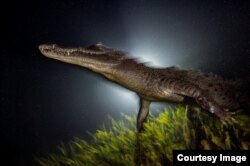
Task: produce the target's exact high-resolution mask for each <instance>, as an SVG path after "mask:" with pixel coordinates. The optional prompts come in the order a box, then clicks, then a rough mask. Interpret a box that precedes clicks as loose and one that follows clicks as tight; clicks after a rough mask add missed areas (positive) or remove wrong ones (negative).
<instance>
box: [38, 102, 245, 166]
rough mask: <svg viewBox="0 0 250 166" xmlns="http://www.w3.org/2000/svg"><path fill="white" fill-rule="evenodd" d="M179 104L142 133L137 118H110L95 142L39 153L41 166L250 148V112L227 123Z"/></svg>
mask: <svg viewBox="0 0 250 166" xmlns="http://www.w3.org/2000/svg"><path fill="white" fill-rule="evenodd" d="M187 110H188V108H187V107H184V106H178V107H176V108H175V109H173V110H170V109H164V110H163V111H162V112H161V113H159V114H158V115H156V116H153V115H150V116H149V118H148V121H147V122H146V123H145V124H144V128H145V131H144V132H142V133H140V134H137V133H136V127H135V123H136V120H135V119H136V118H135V117H134V116H128V115H122V119H121V120H114V119H112V118H110V121H111V127H109V128H105V127H102V129H100V130H97V131H96V133H93V134H91V136H92V141H91V142H87V141H85V140H84V139H80V138H75V139H74V140H73V141H72V142H71V143H69V145H63V144H62V145H60V146H59V153H54V154H49V155H48V156H47V157H46V158H39V159H37V162H38V163H39V164H40V165H41V166H82V165H84V166H112V165H117V166H123V165H124V166H128V165H129V166H133V165H135V163H136V162H137V160H141V162H140V163H142V164H141V165H150V166H151V165H154V166H161V165H171V161H172V150H181V149H205V150H209V149H223V150H226V149H250V140H249V138H250V128H249V127H248V124H249V122H250V118H249V116H248V115H246V114H244V113H242V112H239V113H237V114H236V115H234V118H235V119H236V120H237V123H232V124H223V123H221V122H220V121H219V120H218V119H217V118H214V117H213V116H211V115H208V114H207V113H206V112H204V111H200V110H196V111H192V112H190V111H187Z"/></svg>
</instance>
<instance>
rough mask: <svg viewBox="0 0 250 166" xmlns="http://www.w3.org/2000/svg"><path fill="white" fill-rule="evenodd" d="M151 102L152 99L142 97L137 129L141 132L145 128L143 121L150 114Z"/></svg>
mask: <svg viewBox="0 0 250 166" xmlns="http://www.w3.org/2000/svg"><path fill="white" fill-rule="evenodd" d="M150 103H151V102H150V101H148V100H145V99H143V98H140V110H139V112H138V115H137V131H138V132H139V133H140V132H141V131H142V130H143V123H144V122H145V120H146V118H147V116H148V112H149V106H150Z"/></svg>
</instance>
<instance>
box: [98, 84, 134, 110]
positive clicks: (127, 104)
mask: <svg viewBox="0 0 250 166" xmlns="http://www.w3.org/2000/svg"><path fill="white" fill-rule="evenodd" d="M95 95H96V98H97V100H98V102H99V103H101V104H104V105H105V108H108V109H110V110H118V111H122V112H127V113H135V112H136V111H137V110H138V97H137V96H136V94H135V93H134V92H131V91H129V90H127V89H124V88H122V87H120V86H117V85H115V84H112V83H110V82H100V83H99V84H98V85H97V87H96V89H95ZM107 103H108V104H107Z"/></svg>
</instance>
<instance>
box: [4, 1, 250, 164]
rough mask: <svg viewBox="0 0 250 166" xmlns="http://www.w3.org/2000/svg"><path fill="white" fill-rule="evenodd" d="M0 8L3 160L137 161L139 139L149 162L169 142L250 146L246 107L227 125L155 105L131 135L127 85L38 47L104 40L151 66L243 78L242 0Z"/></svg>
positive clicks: (246, 53) (246, 26) (245, 11)
mask: <svg viewBox="0 0 250 166" xmlns="http://www.w3.org/2000/svg"><path fill="white" fill-rule="evenodd" d="M2 7H3V8H4V9H5V11H4V13H3V14H2V17H3V19H2V25H3V26H2V28H3V30H2V33H3V35H2V37H1V39H2V41H3V43H2V45H1V46H2V49H1V50H0V53H1V56H0V63H1V70H0V73H1V77H0V78H1V81H0V135H1V137H0V152H1V162H2V163H3V164H0V165H50V164H51V165H53V164H55V163H58V162H59V163H60V164H61V165H77V164H78V165H84V164H86V165H91V164H94V165H95V164H96V162H98V163H101V165H105V164H106V165H108V164H110V163H111V164H117V165H119V164H120V165H133V164H132V163H133V162H134V159H133V157H135V156H134V153H135V152H136V149H135V146H134V145H135V143H136V142H135V140H136V139H137V138H138V139H139V140H142V141H141V144H142V145H141V146H142V148H143V149H144V150H145V153H142V154H141V155H140V156H139V159H140V160H142V161H143V162H145V163H146V164H148V165H150V164H151V165H152V162H153V161H154V162H155V164H156V165H161V164H165V163H171V161H172V156H171V150H172V149H175V148H177V149H249V140H250V139H249V129H248V128H247V127H246V126H247V125H246V124H248V123H249V116H248V114H249V113H248V111H249V110H244V111H240V112H237V113H236V115H235V118H236V119H237V120H238V123H234V124H226V125H225V124H222V123H220V122H219V121H218V120H217V119H216V118H214V117H213V116H211V115H210V114H208V113H206V112H205V111H202V110H200V111H197V112H187V111H186V107H187V106H186V105H182V106H178V107H176V105H173V104H169V103H156V104H154V105H153V106H152V107H151V113H152V116H150V118H149V121H148V123H147V124H146V130H145V132H144V133H142V134H140V135H139V136H137V135H136V132H135V131H136V130H135V115H136V114H137V111H138V98H137V97H136V95H135V94H134V93H133V92H131V91H128V90H126V89H124V88H122V87H120V86H117V85H114V84H113V83H110V82H109V81H107V80H104V79H103V78H101V77H100V76H98V75H95V74H94V73H92V72H90V71H88V70H84V69H81V68H78V67H75V66H71V65H67V64H63V63H60V62H56V61H52V60H49V59H46V58H44V57H43V56H42V55H41V54H40V53H39V50H38V48H37V47H38V45H39V44H42V43H58V44H60V45H63V46H68V47H82V46H87V45H90V44H94V43H96V42H99V41H101V42H103V43H104V44H106V45H107V46H110V47H112V48H117V49H119V50H124V51H127V52H129V53H130V54H131V56H132V57H138V58H140V59H141V61H149V64H150V65H151V66H156V67H168V66H174V65H179V66H181V67H182V68H185V69H191V68H192V69H196V70H200V71H202V72H204V73H209V72H212V73H215V74H218V75H220V76H222V77H224V78H226V79H232V80H241V81H242V80H243V81H249V77H250V23H249V17H250V11H249V8H248V4H247V1H237V0H224V1H211V0H210V1H198V0H197V1H195V0H193V1H184V0H179V1H165V0H164V1H163V0H162V1H161V0H159V1H157V2H156V1H153V0H152V1H150V0H137V1H132V0H126V1H125V0H124V1H115V0H107V1H101V0H70V1H67V0H61V1H49V0H43V1H32V2H28V1H26V2H25V1H22V2H8V3H6V4H4V5H2ZM247 85H248V84H247ZM246 93H247V94H248V96H249V92H247V90H246ZM102 126H105V127H102ZM90 133H91V134H90ZM152 140H154V141H153V142H152ZM121 142H122V144H121ZM58 147H59V149H58ZM103 154H105V155H103ZM84 162H86V163H84Z"/></svg>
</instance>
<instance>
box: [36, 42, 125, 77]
mask: <svg viewBox="0 0 250 166" xmlns="http://www.w3.org/2000/svg"><path fill="white" fill-rule="evenodd" d="M39 50H40V51H41V53H42V54H43V55H44V56H46V57H48V58H52V59H56V60H59V61H63V62H66V63H70V64H74V65H79V66H82V67H85V68H88V69H90V70H93V71H95V72H98V73H103V72H106V71H108V70H110V68H111V67H113V66H115V65H117V64H120V62H121V61H122V60H123V59H124V56H123V55H122V53H121V52H119V51H116V50H114V49H111V48H108V47H106V46H104V45H103V44H102V43H97V44H95V45H91V46H88V47H86V48H63V47H60V46H58V45H56V44H42V45H39Z"/></svg>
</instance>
